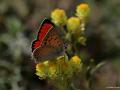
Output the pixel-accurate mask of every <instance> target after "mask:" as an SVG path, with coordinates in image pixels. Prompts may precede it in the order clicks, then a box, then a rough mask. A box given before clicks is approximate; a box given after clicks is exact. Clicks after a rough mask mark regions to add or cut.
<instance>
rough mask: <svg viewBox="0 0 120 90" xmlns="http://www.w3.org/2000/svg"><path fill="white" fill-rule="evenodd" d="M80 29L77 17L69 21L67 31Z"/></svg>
mask: <svg viewBox="0 0 120 90" xmlns="http://www.w3.org/2000/svg"><path fill="white" fill-rule="evenodd" d="M79 27H80V19H79V18H77V17H71V18H69V19H68V21H67V29H68V30H70V31H73V30H77V29H79Z"/></svg>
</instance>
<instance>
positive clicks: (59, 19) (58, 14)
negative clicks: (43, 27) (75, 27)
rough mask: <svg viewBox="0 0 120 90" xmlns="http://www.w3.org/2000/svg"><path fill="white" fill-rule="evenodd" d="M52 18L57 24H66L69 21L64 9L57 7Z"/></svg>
mask: <svg viewBox="0 0 120 90" xmlns="http://www.w3.org/2000/svg"><path fill="white" fill-rule="evenodd" d="M51 18H52V21H53V23H55V24H56V25H65V24H66V21H67V16H66V13H65V11H64V10H62V9H55V10H54V11H52V13H51Z"/></svg>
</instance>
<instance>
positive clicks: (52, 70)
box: [48, 62, 57, 78]
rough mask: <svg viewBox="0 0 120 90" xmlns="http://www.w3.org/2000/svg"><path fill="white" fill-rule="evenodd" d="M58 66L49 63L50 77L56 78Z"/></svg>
mask: <svg viewBox="0 0 120 90" xmlns="http://www.w3.org/2000/svg"><path fill="white" fill-rule="evenodd" d="M56 70H57V69H56V64H55V63H54V62H49V65H48V75H49V77H50V78H54V77H56Z"/></svg>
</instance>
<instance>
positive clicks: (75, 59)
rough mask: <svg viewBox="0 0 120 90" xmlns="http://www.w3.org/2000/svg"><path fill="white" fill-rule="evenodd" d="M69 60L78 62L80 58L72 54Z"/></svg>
mask: <svg viewBox="0 0 120 90" xmlns="http://www.w3.org/2000/svg"><path fill="white" fill-rule="evenodd" d="M71 62H73V63H75V64H80V62H81V59H80V58H79V57H78V56H73V57H72V58H71Z"/></svg>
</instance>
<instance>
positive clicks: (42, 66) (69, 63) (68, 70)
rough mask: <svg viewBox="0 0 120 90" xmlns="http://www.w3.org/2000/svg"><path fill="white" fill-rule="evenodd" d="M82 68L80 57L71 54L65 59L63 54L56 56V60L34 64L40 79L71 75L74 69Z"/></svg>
mask: <svg viewBox="0 0 120 90" xmlns="http://www.w3.org/2000/svg"><path fill="white" fill-rule="evenodd" d="M81 68H82V63H81V59H80V58H79V57H78V56H73V57H72V58H71V59H70V60H67V59H66V58H65V56H61V57H58V58H57V59H56V60H49V61H45V62H41V63H38V64H37V65H36V75H37V76H39V78H41V79H45V78H48V79H56V78H58V77H59V76H60V75H61V76H64V75H65V76H66V77H71V76H72V75H73V73H74V72H75V71H80V70H81Z"/></svg>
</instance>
